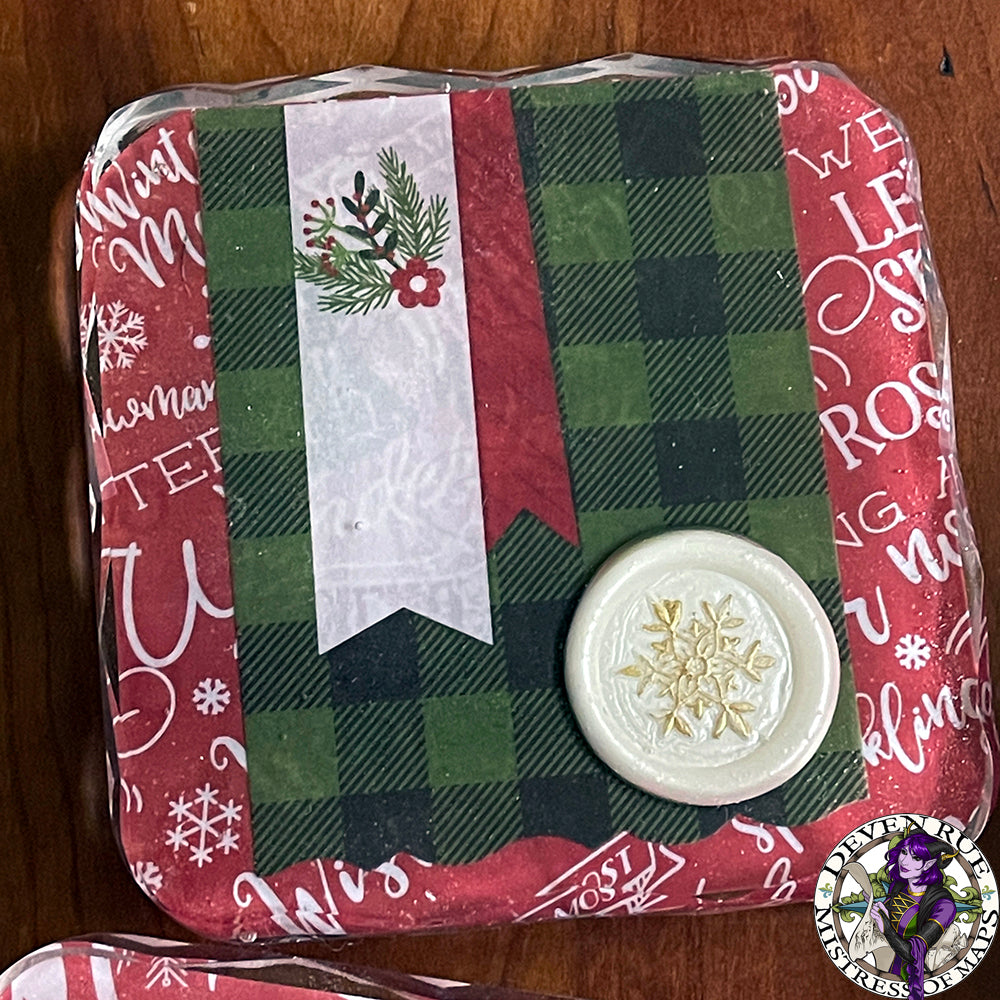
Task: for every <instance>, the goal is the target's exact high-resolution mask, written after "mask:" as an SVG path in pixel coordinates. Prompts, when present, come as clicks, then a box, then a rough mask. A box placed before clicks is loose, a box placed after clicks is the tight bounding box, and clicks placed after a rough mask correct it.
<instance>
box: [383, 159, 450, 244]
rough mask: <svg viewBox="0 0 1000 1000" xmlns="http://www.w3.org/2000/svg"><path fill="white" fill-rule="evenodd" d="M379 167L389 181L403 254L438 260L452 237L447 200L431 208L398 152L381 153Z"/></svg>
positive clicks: (389, 196)
mask: <svg viewBox="0 0 1000 1000" xmlns="http://www.w3.org/2000/svg"><path fill="white" fill-rule="evenodd" d="M378 163H379V168H380V169H381V171H382V175H383V176H384V177H385V198H386V200H387V201H388V202H389V206H390V207H391V210H392V211H391V214H392V219H393V222H394V224H395V229H396V231H397V232H398V234H399V237H398V243H397V247H398V249H399V252H400V253H402V254H403V255H404V256H405V257H408V258H409V257H421V258H423V259H424V260H426V261H432V260H436V259H437V258H438V257H440V256H441V250H442V247H443V245H444V242H445V240H446V239H447V237H448V209H447V205H446V203H445V200H444V198H441V197H440V196H435V197H433V198H432V199H431V202H430V207H429V208H428V206H427V203H426V202H425V201H424V199H423V197H422V196H421V194H420V191H419V190H418V188H417V182H416V180H415V179H414V177H413V174H411V173H410V171H409V170H408V169H407V166H406V163H405V162H404V161H403V160H401V159H400V158H399V154H398V153H397V152H396V151H395V150H394V149H392V148H389V149H383V150H380V152H379V154H378Z"/></svg>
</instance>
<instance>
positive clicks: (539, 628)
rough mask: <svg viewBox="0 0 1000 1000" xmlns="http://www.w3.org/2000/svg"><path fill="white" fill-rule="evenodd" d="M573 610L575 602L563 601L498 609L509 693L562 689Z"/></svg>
mask: <svg viewBox="0 0 1000 1000" xmlns="http://www.w3.org/2000/svg"><path fill="white" fill-rule="evenodd" d="M575 607H576V602H575V601H574V600H570V599H563V600H557V601H530V602H528V603H525V604H505V605H504V606H503V607H502V608H501V609H500V620H501V621H502V622H503V632H504V636H505V641H506V653H507V656H506V659H507V685H508V686H509V687H510V689H511V690H512V691H530V690H534V689H535V688H547V689H550V690H551V689H557V688H559V687H560V686H561V684H562V659H563V647H564V644H565V642H566V632H567V631H568V629H569V621H570V618H571V617H572V614H573V609H574V608H575Z"/></svg>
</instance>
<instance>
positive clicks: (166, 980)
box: [146, 955, 187, 990]
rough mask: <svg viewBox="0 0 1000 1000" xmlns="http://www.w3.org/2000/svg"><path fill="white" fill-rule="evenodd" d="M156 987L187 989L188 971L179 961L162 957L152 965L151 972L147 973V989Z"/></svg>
mask: <svg viewBox="0 0 1000 1000" xmlns="http://www.w3.org/2000/svg"><path fill="white" fill-rule="evenodd" d="M154 986H159V987H161V988H163V989H166V988H167V987H168V986H183V987H184V988H185V989H186V988H187V970H186V969H185V968H184V966H183V965H182V964H181V962H180V960H179V959H176V958H171V957H170V956H169V955H161V956H160V957H159V958H157V959H154V960H153V961H152V962H151V963H150V965H149V971H148V972H147V973H146V989H147V990H149V989H152V988H153V987H154Z"/></svg>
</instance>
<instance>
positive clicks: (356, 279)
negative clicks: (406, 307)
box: [319, 254, 393, 316]
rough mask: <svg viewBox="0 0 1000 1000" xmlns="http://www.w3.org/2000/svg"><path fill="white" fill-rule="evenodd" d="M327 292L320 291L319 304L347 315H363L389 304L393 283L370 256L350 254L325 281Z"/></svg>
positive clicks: (321, 306) (326, 309) (323, 307)
mask: <svg viewBox="0 0 1000 1000" xmlns="http://www.w3.org/2000/svg"><path fill="white" fill-rule="evenodd" d="M324 287H327V288H329V289H330V294H329V295H321V296H320V299H319V307H320V309H323V310H325V311H327V312H341V313H346V314H347V315H348V316H351V315H354V314H355V313H360V314H361V315H362V316H364V315H366V314H367V313H368V312H369V311H371V310H372V309H381V308H383V307H384V306H387V305H388V304H389V300H390V299H391V298H392V293H393V287H392V283H391V282H390V281H389V276H388V274H387V273H386V272H385V271H383V270H382V269H381V268H380V267H379V266H378V264H377V263H376V262H375V261H374V260H371V259H365V258H363V257H360V256H358V255H357V254H351V255H350V256H349V257H348V258H347V259H346V260H345V261H344V263H343V265H342V266H341V267H340V269H339V272H338V275H337V277H336V279H335V280H334V282H333V283H332V284H330V285H326V286H324Z"/></svg>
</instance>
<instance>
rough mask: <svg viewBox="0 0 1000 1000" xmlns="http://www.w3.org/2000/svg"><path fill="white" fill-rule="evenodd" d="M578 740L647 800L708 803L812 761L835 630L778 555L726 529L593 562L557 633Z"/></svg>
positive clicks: (835, 667)
mask: <svg viewBox="0 0 1000 1000" xmlns="http://www.w3.org/2000/svg"><path fill="white" fill-rule="evenodd" d="M566 686H567V690H568V693H569V699H570V703H571V704H572V706H573V711H574V713H575V714H576V718H577V720H578V722H579V724H580V728H581V729H582V730H583V734H584V736H585V737H586V739H587V741H588V742H589V743H590V745H591V747H592V748H593V749H594V751H595V752H596V753H597V755H598V756H599V757H601V759H602V760H604V762H605V763H606V764H608V765H609V766H610V767H612V768H613V769H614V770H615V771H617V772H618V773H619V774H620V775H621V776H622V777H623V778H625V779H626V780H628V781H630V782H632V783H633V784H635V785H638V786H639V787H640V788H643V789H645V790H646V791H648V792H652V793H653V794H654V795H659V796H662V797H664V798H669V799H674V800H676V801H678V802H687V803H692V804H694V805H705V806H717V805H723V804H726V803H731V802H741V801H744V800H746V799H752V798H754V797H756V796H758V795H763V794H764V793H765V792H769V791H771V790H772V789H774V788H777V787H778V786H779V785H781V784H782V783H784V782H785V781H787V780H788V779H789V778H791V777H792V776H793V775H794V774H796V773H798V772H799V771H800V770H801V769H802V768H803V767H804V766H805V765H806V763H807V762H808V761H809V760H810V759H811V758H812V756H813V755H814V754H815V753H816V751H817V749H818V748H819V745H820V743H822V741H823V737H824V736H825V735H826V732H827V730H828V729H829V727H830V722H831V720H832V719H833V712H834V709H835V707H836V704H837V692H838V689H839V686H840V655H839V652H838V650H837V639H836V636H835V635H834V631H833V627H832V626H831V624H830V621H829V619H828V618H827V616H826V614H825V612H824V611H823V608H822V607H821V605H820V603H819V601H818V600H817V599H816V597H815V595H814V594H813V592H812V591H811V590H810V589H809V587H808V586H807V585H806V583H805V582H804V581H803V580H802V579H801V578H800V577H799V575H798V574H797V573H796V572H795V571H794V570H793V569H792V568H791V566H789V565H788V563H786V562H785V561H784V560H783V559H781V558H780V557H779V556H777V555H775V554H774V553H773V552H771V551H769V550H768V549H765V548H763V547H762V546H760V545H757V544H756V543H755V542H751V541H750V540H748V539H746V538H742V537H740V536H738V535H730V534H725V533H723V532H718V531H700V530H698V531H695V530H692V531H673V532H668V533H666V534H662V535H657V536H655V537H652V538H646V539H643V540H642V541H639V542H636V543H634V544H632V545H628V546H626V547H625V548H623V549H621V550H620V551H618V552H617V553H615V554H614V555H613V556H611V558H609V559H608V561H607V562H606V563H604V565H603V566H601V568H600V569H599V570H598V572H597V573H596V575H595V576H594V578H593V580H592V581H591V583H590V585H589V586H588V587H587V589H586V591H585V592H584V594H583V597H582V599H581V601H580V604H579V606H578V607H577V609H576V612H575V614H574V616H573V621H572V624H571V626H570V630H569V636H568V637H567V641H566Z"/></svg>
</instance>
